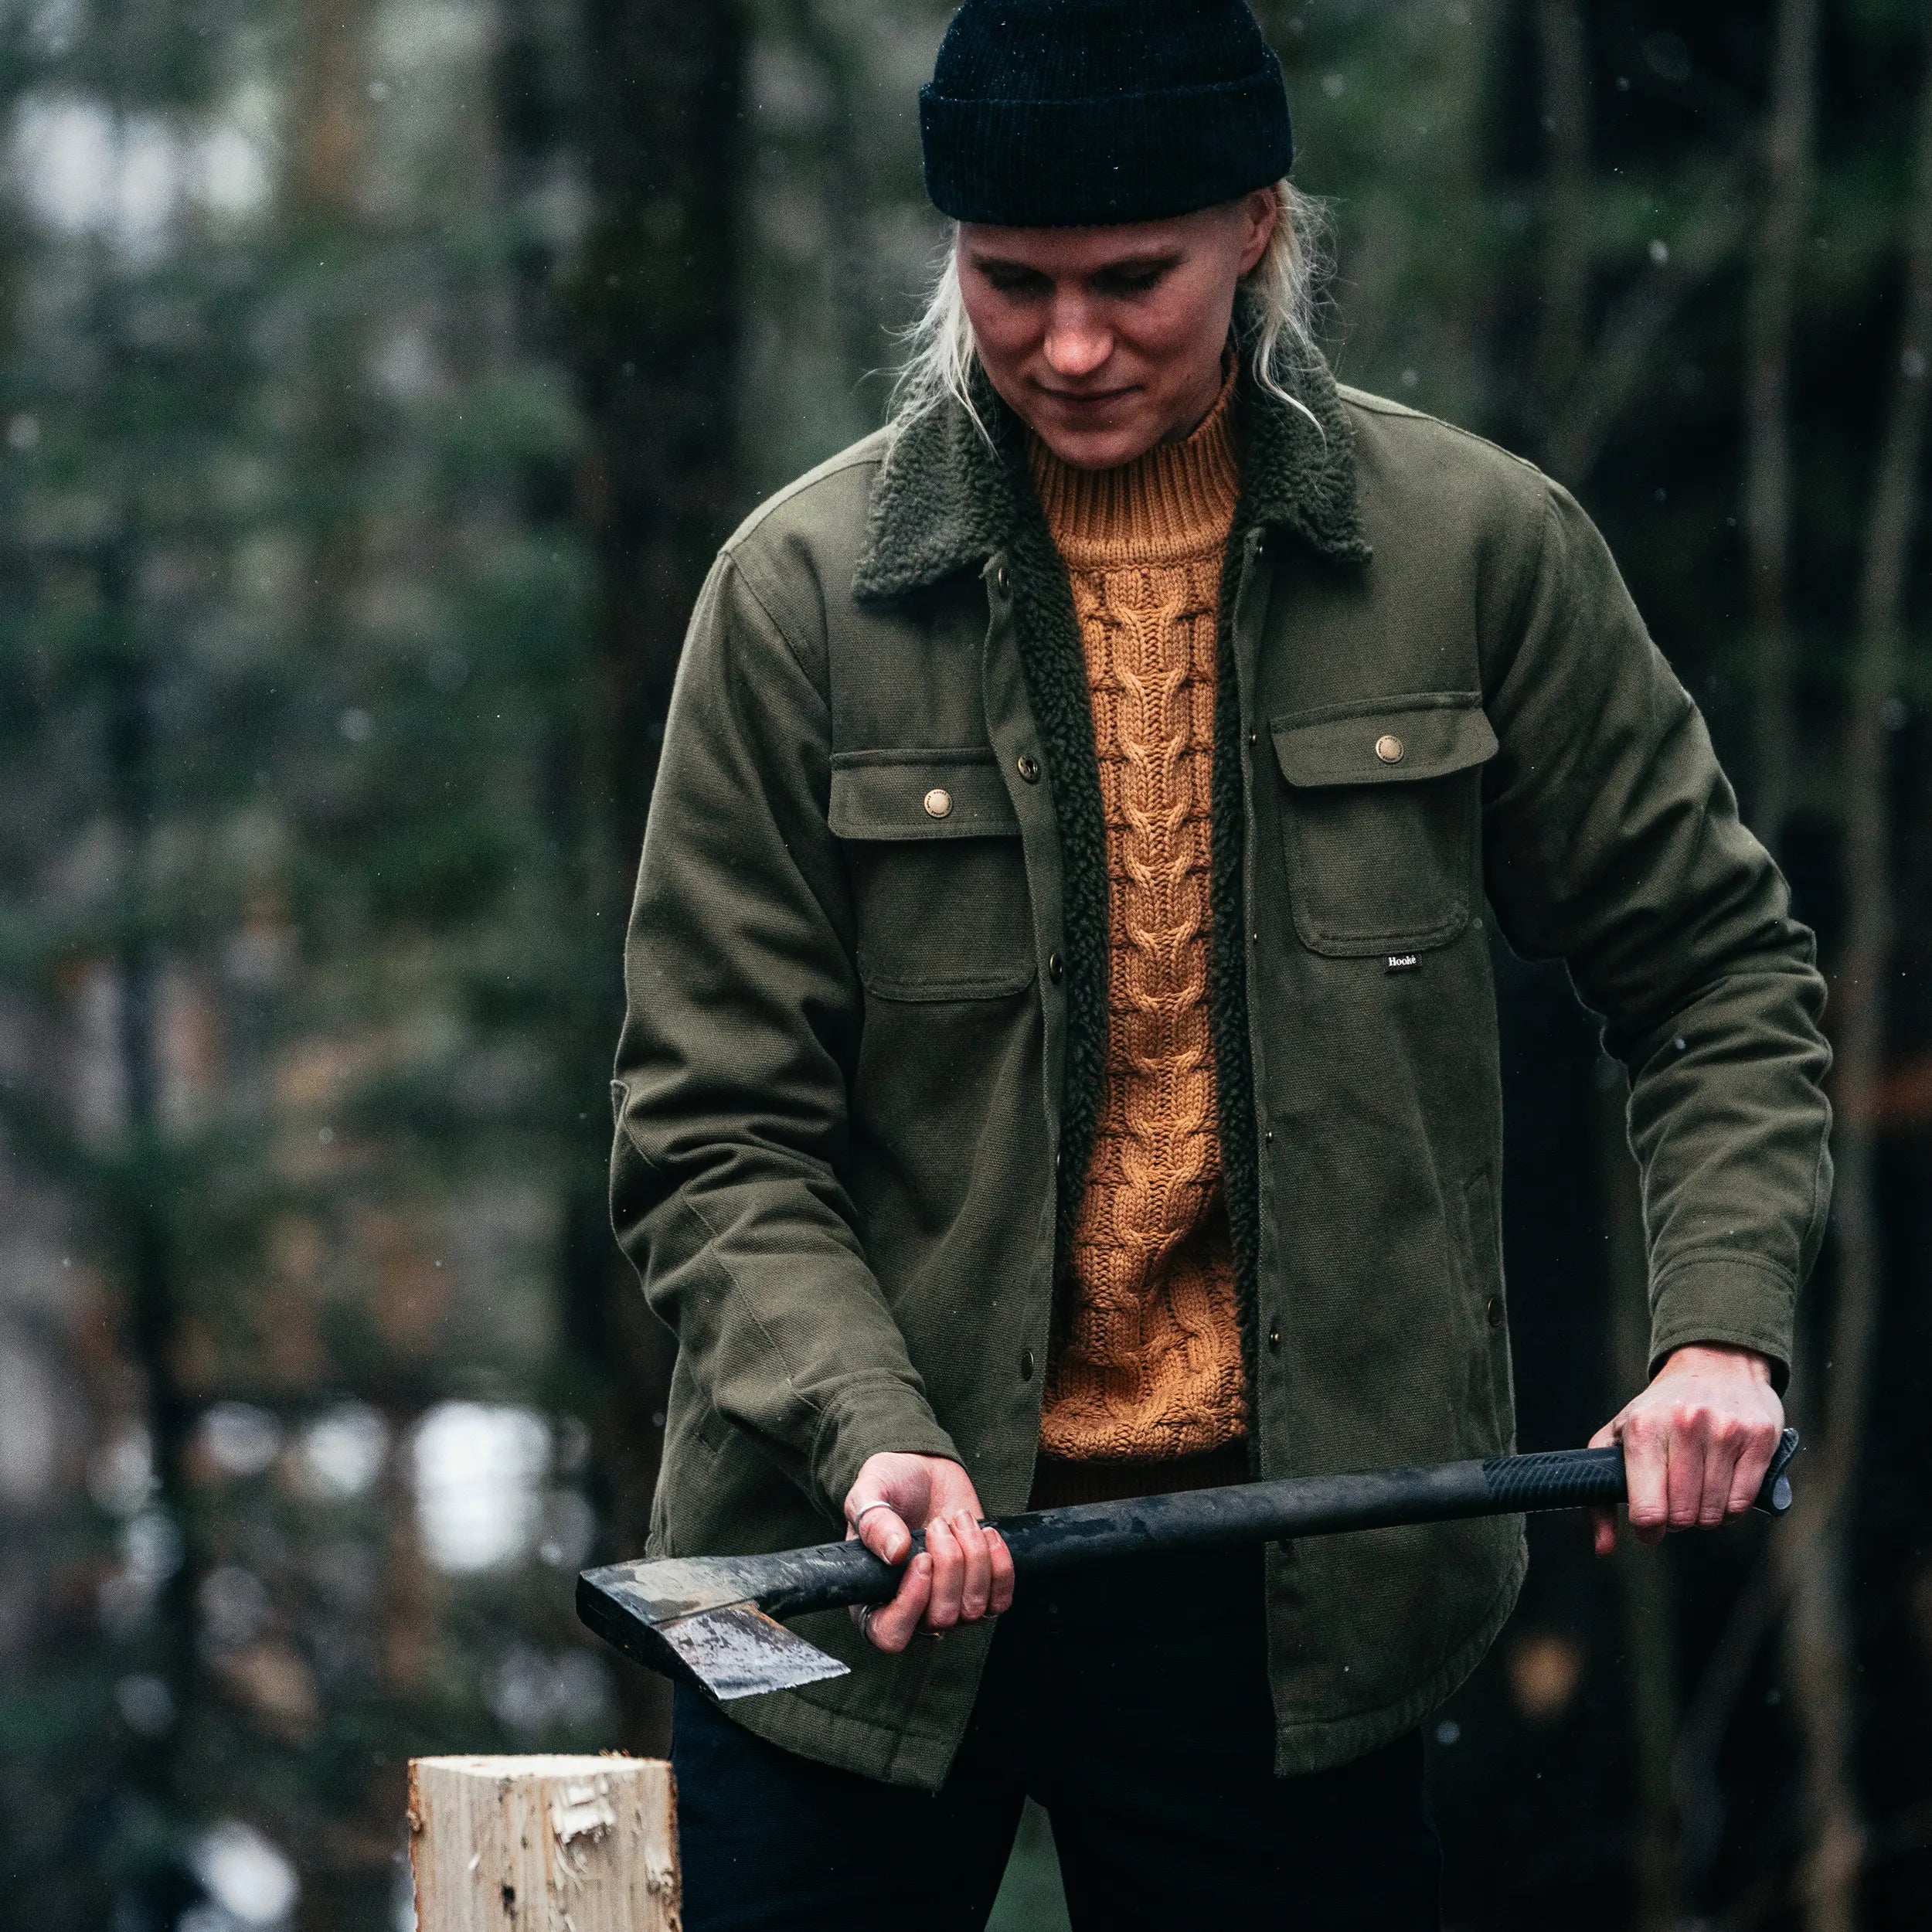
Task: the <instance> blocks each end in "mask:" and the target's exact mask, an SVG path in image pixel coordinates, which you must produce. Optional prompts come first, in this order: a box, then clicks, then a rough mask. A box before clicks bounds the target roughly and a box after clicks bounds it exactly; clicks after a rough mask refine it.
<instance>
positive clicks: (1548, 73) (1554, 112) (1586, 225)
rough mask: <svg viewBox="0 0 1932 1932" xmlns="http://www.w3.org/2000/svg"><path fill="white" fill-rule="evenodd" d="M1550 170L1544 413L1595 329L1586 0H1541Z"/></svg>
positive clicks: (1541, 386) (1539, 351)
mask: <svg viewBox="0 0 1932 1932" xmlns="http://www.w3.org/2000/svg"><path fill="white" fill-rule="evenodd" d="M1536 43H1537V53H1538V55H1539V60H1540V64H1541V77H1540V78H1541V88H1540V92H1541V94H1542V98H1543V128H1544V131H1545V132H1546V134H1547V135H1548V136H1549V143H1548V160H1547V164H1546V168H1545V171H1544V176H1543V179H1544V196H1543V206H1544V208H1545V210H1546V216H1545V224H1544V230H1543V312H1542V315H1541V318H1540V320H1539V328H1538V330H1537V335H1536V400H1537V402H1538V403H1539V406H1540V408H1541V410H1542V411H1543V416H1544V420H1546V421H1547V420H1551V419H1552V418H1553V416H1554V413H1555V411H1556V406H1557V405H1558V404H1559V403H1560V402H1561V401H1562V400H1563V398H1565V397H1566V396H1568V394H1569V393H1570V388H1571V386H1572V385H1573V383H1575V382H1576V380H1577V376H1578V372H1580V370H1581V369H1582V368H1583V357H1584V354H1585V352H1586V350H1587V347H1588V344H1589V335H1590V272H1591V269H1592V267H1593V265H1594V255H1595V250H1594V247H1593V233H1594V231H1593V229H1592V226H1591V222H1592V216H1593V214H1594V203H1593V202H1592V199H1591V196H1590V45H1589V37H1588V36H1587V32H1586V31H1585V29H1584V26H1583V7H1582V5H1581V0H1537V6H1536Z"/></svg>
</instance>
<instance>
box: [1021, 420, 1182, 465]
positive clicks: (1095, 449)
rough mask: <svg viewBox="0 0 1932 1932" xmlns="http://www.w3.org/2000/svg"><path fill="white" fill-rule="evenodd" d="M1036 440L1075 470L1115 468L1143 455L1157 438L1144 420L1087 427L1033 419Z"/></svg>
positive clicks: (1154, 431)
mask: <svg viewBox="0 0 1932 1932" xmlns="http://www.w3.org/2000/svg"><path fill="white" fill-rule="evenodd" d="M1033 427H1034V429H1035V430H1036V432H1037V433H1038V434H1039V439H1040V440H1041V441H1042V442H1043V443H1044V444H1046V447H1048V448H1049V450H1051V451H1053V454H1055V455H1056V456H1057V457H1059V458H1060V461H1062V462H1063V463H1065V464H1069V465H1070V467H1071V468H1074V469H1077V470H1115V469H1118V468H1120V466H1121V464H1123V463H1131V462H1132V461H1134V458H1135V457H1137V456H1145V454H1147V452H1148V451H1149V450H1151V448H1152V447H1154V445H1155V443H1156V442H1158V440H1159V436H1158V431H1156V430H1154V429H1151V428H1150V427H1148V426H1147V425H1146V424H1144V423H1122V424H1119V425H1114V424H1107V425H1105V426H1101V425H1096V426H1095V427H1094V428H1092V429H1090V430H1081V429H1068V428H1066V427H1064V426H1063V425H1062V424H1060V423H1035V424H1034V425H1033Z"/></svg>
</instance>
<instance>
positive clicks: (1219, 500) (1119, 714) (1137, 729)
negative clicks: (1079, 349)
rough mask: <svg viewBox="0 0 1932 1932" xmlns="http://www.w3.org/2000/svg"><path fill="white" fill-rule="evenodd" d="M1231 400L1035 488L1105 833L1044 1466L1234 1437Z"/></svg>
mask: <svg viewBox="0 0 1932 1932" xmlns="http://www.w3.org/2000/svg"><path fill="white" fill-rule="evenodd" d="M1232 393H1233V384H1232V383H1231V382H1230V383H1229V384H1228V385H1226V386H1224V388H1223V391H1222V394H1221V397H1220V400H1219V402H1218V403H1216V406H1215V407H1214V409H1213V412H1212V413H1210V414H1209V417H1207V419H1206V421H1205V422H1203V423H1202V424H1201V426H1200V427H1199V428H1198V429H1196V430H1195V432H1194V433H1193V434H1192V436H1190V437H1188V438H1187V440H1185V442H1182V443H1178V444H1161V445H1158V446H1157V447H1155V449H1153V450H1151V451H1149V452H1148V454H1146V455H1145V456H1143V457H1140V458H1139V459H1138V461H1135V462H1133V463H1131V464H1125V465H1124V466H1122V467H1121V468H1119V469H1116V470H1108V471H1081V470H1076V469H1073V468H1070V467H1069V466H1067V465H1066V464H1062V463H1060V462H1059V461H1057V460H1056V458H1055V457H1053V455H1052V454H1051V453H1050V452H1049V451H1047V450H1046V447H1045V446H1044V445H1043V444H1040V443H1039V441H1037V440H1035V441H1033V443H1032V445H1031V447H1030V461H1031V466H1032V474H1033V481H1034V485H1035V487H1036V489H1037V490H1038V492H1039V498H1040V503H1041V506H1042V508H1043V510H1044V511H1045V512H1046V520H1047V525H1048V527H1049V529H1050V530H1051V531H1052V532H1053V541H1054V543H1055V544H1056V546H1057V547H1058V549H1059V550H1060V555H1061V556H1062V557H1063V559H1064V560H1065V561H1066V567H1067V573H1068V576H1069V577H1070V580H1071V582H1072V586H1073V604H1074V609H1075V611H1076V614H1077V616H1078V617H1079V620H1080V639H1081V644H1082V646H1083V650H1084V652H1085V655H1086V659H1087V681H1088V685H1089V689H1090V695H1091V697H1092V700H1093V707H1094V739H1095V745H1096V749H1097V753H1098V755H1099V760H1100V796H1101V801H1102V805H1103V808H1104V815H1105V819H1106V827H1107V886H1108V913H1109V926H1110V932H1109V936H1108V937H1109V949H1108V998H1107V1021H1108V1032H1107V1068H1106V1073H1105V1078H1104V1086H1103V1090H1102V1094H1101V1099H1100V1122H1099V1127H1098V1130H1097V1134H1096V1138H1095V1141H1094V1154H1093V1158H1092V1161H1091V1162H1090V1165H1089V1167H1088V1169H1087V1179H1086V1186H1085V1191H1084V1192H1083V1196H1082V1197H1081V1201H1080V1212H1079V1216H1078V1219H1077V1223H1076V1225H1075V1230H1074V1234H1073V1243H1072V1247H1071V1250H1070V1256H1069V1267H1070V1273H1071V1275H1072V1281H1071V1284H1070V1287H1071V1290H1072V1293H1071V1297H1070V1306H1069V1309H1068V1319H1067V1322H1066V1327H1065V1329H1064V1332H1063V1335H1062V1336H1061V1338H1060V1342H1059V1344H1058V1345H1057V1347H1056V1349H1055V1351H1054V1355H1053V1361H1052V1362H1051V1363H1050V1364H1049V1372H1048V1377H1047V1383H1046V1403H1045V1410H1044V1414H1043V1420H1042V1423H1041V1433H1040V1447H1041V1449H1042V1451H1043V1454H1044V1455H1046V1456H1047V1457H1051V1458H1067V1459H1078V1460H1098V1461H1128V1460H1132V1461H1165V1460H1169V1459H1172V1458H1177V1457H1182V1456H1192V1455H1198V1454H1202V1453H1203V1452H1205V1451H1209V1450H1213V1449H1216V1448H1218V1447H1221V1446H1222V1445H1223V1444H1226V1443H1229V1442H1231V1441H1233V1440H1235V1439H1236V1437H1239V1436H1240V1434H1242V1432H1243V1427H1244V1426H1245V1424H1244V1417H1245V1412H1246V1410H1245V1400H1244V1389H1243V1370H1242V1363H1241V1343H1240V1326H1239V1321H1238V1318H1237V1315H1236V1298H1235V1286H1234V1263H1233V1255H1232V1253H1231V1250H1230V1240H1229V1231H1228V1217H1227V1210H1226V1205H1225V1203H1224V1202H1223V1198H1222V1192H1221V1160H1220V1148H1219V1141H1218V1138H1217V1136H1216V1114H1215V1089H1214V1048H1213V1033H1212V1015H1211V1013H1210V1011H1209V998H1208V955H1209V900H1208V891H1209V786H1210V781H1211V778H1212V775H1213V747H1214V719H1215V651H1216V611H1217V606H1218V602H1219V591H1220V580H1221V570H1222V563H1223V556H1224V553H1225V550H1226V543H1227V536H1228V531H1229V529H1230V526H1231V524H1232V522H1233V516H1234V509H1235V503H1236V497H1237V495H1238V491H1239V475H1238V469H1237V464H1236V457H1235V449H1234V440H1233V423H1232V420H1231V417H1230V397H1231V396H1232Z"/></svg>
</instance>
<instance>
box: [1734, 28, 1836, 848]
mask: <svg viewBox="0 0 1932 1932" xmlns="http://www.w3.org/2000/svg"><path fill="white" fill-rule="evenodd" d="M1817 65H1818V0H1779V5H1778V10H1777V58H1776V62H1775V64H1774V67H1773V70H1772V80H1771V98H1770V107H1769V108H1768V110H1767V114H1766V117H1765V127H1764V189H1763V196H1762V202H1761V206H1762V208H1763V213H1762V216H1761V218H1760V223H1759V226H1758V234H1757V249H1756V251H1755V255H1754V259H1753V263H1752V270H1751V281H1750V298H1749V301H1748V303H1747V307H1746V311H1745V318H1744V502H1743V509H1744V519H1743V521H1744V536H1745V544H1746V549H1747V556H1748V561H1749V568H1750V609H1751V628H1752V633H1753V668H1754V672H1755V677H1756V689H1755V690H1754V692H1753V716H1752V722H1753V726H1754V727H1755V729H1754V732H1753V736H1755V737H1756V740H1757V771H1756V773H1755V774H1754V775H1755V777H1756V779H1757V787H1756V789H1757V798H1756V800H1755V804H1756V811H1755V813H1754V816H1755V818H1756V819H1757V829H1758V832H1759V833H1760V835H1761V836H1762V837H1763V838H1764V842H1765V843H1766V844H1767V845H1769V846H1770V848H1771V849H1772V850H1773V851H1774V852H1776V851H1777V850H1778V849H1780V847H1781V845H1782V843H1783V841H1784V825H1785V821H1786V820H1787V818H1789V817H1790V815H1791V781H1792V777H1793V774H1794V771H1795V770H1796V767H1797V753H1796V747H1795V725H1794V717H1793V712H1792V694H1791V680H1792V675H1793V670H1794V660H1795V657H1796V649H1795V645H1794V639H1793V636H1792V629H1791V598H1790V577H1791V335H1792V325H1793V320H1794V315H1795V314H1796V311H1797V306H1798V300H1797V298H1798V261H1799V257H1800V251H1801V248H1802V246H1803V243H1804V227H1805V221H1806V217H1807V216H1808V214H1809V213H1810V210H1811V150H1812V134H1811V131H1812V123H1813V119H1814V116H1813V100H1814V97H1815V93H1816V69H1817Z"/></svg>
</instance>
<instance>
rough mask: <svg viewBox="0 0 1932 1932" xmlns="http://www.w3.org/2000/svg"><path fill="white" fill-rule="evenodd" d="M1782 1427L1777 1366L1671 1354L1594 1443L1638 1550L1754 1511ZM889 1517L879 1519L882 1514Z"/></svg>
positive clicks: (1729, 1354)
mask: <svg viewBox="0 0 1932 1932" xmlns="http://www.w3.org/2000/svg"><path fill="white" fill-rule="evenodd" d="M1783 1430H1784V1403H1781V1402H1780V1401H1779V1400H1778V1399H1777V1391H1776V1390H1775V1389H1773V1388H1772V1386H1771V1365H1770V1363H1769V1362H1767V1361H1766V1360H1765V1359H1764V1356H1762V1355H1757V1354H1755V1353H1753V1351H1751V1350H1750V1349H1727V1348H1719V1347H1718V1346H1716V1345H1713V1344H1710V1343H1702V1342H1700V1343H1697V1344H1694V1345H1692V1346H1689V1347H1687V1348H1682V1349H1673V1350H1672V1352H1671V1354H1670V1355H1669V1357H1668V1359H1666V1360H1665V1363H1664V1366H1662V1368H1661V1369H1658V1371H1657V1375H1656V1378H1655V1380H1654V1381H1652V1383H1651V1385H1650V1386H1649V1387H1648V1389H1645V1391H1644V1393H1642V1394H1641V1395H1640V1396H1638V1397H1637V1398H1636V1399H1635V1400H1634V1401H1631V1402H1629V1403H1625V1404H1624V1407H1623V1409H1622V1410H1621V1412H1620V1413H1618V1414H1617V1415H1616V1416H1615V1417H1613V1418H1612V1419H1611V1420H1610V1421H1609V1422H1607V1423H1604V1426H1603V1427H1602V1428H1600V1429H1599V1430H1597V1433H1596V1434H1594V1436H1592V1437H1590V1447H1591V1448H1593V1449H1600V1448H1603V1447H1605V1446H1606V1445H1607V1444H1610V1443H1613V1442H1621V1444H1623V1445H1624V1491H1625V1494H1626V1495H1627V1497H1628V1505H1629V1510H1630V1526H1631V1529H1634V1530H1635V1531H1636V1532H1637V1536H1638V1541H1640V1542H1641V1543H1658V1542H1661V1541H1662V1539H1663V1535H1664V1532H1665V1529H1689V1528H1690V1527H1691V1526H1692V1524H1693V1523H1696V1524H1701V1525H1702V1526H1703V1527H1704V1528H1705V1529H1713V1528H1715V1527H1716V1526H1717V1525H1718V1524H1719V1523H1721V1522H1723V1521H1724V1519H1726V1517H1728V1516H1741V1515H1743V1513H1744V1512H1745V1511H1746V1510H1747V1509H1750V1506H1751V1503H1752V1502H1753V1498H1755V1497H1756V1496H1757V1492H1758V1488H1759V1486H1760V1485H1761V1484H1762V1483H1763V1481H1764V1471H1766V1470H1767V1469H1768V1468H1770V1462H1771V1455H1772V1452H1773V1451H1774V1450H1775V1449H1776V1448H1777V1444H1778V1438H1779V1436H1780V1435H1781V1434H1782V1432H1783ZM878 1513H879V1514H881V1515H883V1513H884V1512H883V1511H881V1512H878ZM1590 1514H1591V1515H1593V1516H1594V1518H1595V1519H1596V1523H1597V1555H1598V1556H1608V1555H1609V1554H1610V1553H1611V1551H1612V1550H1613V1549H1615V1548H1616V1547H1617V1523H1616V1518H1615V1515H1614V1512H1611V1511H1610V1510H1607V1509H1594V1510H1592V1511H1591V1512H1590Z"/></svg>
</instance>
